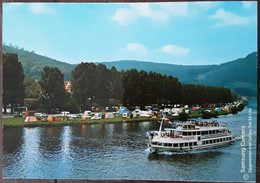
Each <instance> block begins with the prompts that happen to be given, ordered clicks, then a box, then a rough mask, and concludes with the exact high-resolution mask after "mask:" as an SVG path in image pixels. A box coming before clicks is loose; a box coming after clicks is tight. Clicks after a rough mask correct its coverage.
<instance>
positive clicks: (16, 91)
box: [3, 53, 24, 113]
mask: <svg viewBox="0 0 260 183" xmlns="http://www.w3.org/2000/svg"><path fill="white" fill-rule="evenodd" d="M3 59H4V60H3V106H4V113H6V108H7V106H8V105H9V106H10V107H11V111H12V113H13V111H14V108H15V107H16V106H18V105H23V99H24V85H23V81H24V73H23V69H22V64H21V62H19V61H18V56H17V54H13V53H6V54H4V55H3Z"/></svg>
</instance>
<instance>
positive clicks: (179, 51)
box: [161, 44, 190, 55]
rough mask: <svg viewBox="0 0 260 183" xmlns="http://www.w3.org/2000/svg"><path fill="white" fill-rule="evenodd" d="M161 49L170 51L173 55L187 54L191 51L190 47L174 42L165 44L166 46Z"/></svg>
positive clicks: (166, 51)
mask: <svg viewBox="0 0 260 183" xmlns="http://www.w3.org/2000/svg"><path fill="white" fill-rule="evenodd" d="M161 50H162V51H163V52H165V53H169V54H172V55H186V54H187V53H189V51H190V49H189V48H183V47H181V46H177V45H173V44H168V45H165V46H164V47H162V49H161Z"/></svg>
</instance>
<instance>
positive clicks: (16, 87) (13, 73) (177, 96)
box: [3, 53, 232, 112]
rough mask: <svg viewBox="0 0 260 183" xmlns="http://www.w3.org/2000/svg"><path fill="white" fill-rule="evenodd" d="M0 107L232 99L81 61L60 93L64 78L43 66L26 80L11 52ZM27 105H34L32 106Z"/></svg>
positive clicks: (222, 91)
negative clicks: (37, 76)
mask: <svg viewBox="0 0 260 183" xmlns="http://www.w3.org/2000/svg"><path fill="white" fill-rule="evenodd" d="M3 74H4V75H3V76H4V77H3V78H4V80H3V86H4V87H3V89H4V90H3V92H4V95H3V96H4V97H3V98H4V100H3V104H4V109H5V111H6V107H7V106H8V105H9V106H10V105H11V106H12V108H14V107H15V106H17V105H22V104H23V101H24V98H30V99H33V100H28V99H26V102H27V103H30V106H31V107H32V108H33V109H34V110H35V109H36V110H37V109H38V110H39V109H41V110H44V111H45V112H54V111H55V110H69V111H71V112H72V111H74V112H77V111H79V110H82V111H84V110H86V109H90V108H91V107H92V106H93V105H95V106H102V107H105V106H109V105H119V104H123V105H124V106H127V107H130V108H131V107H134V106H141V107H144V106H145V105H151V104H158V105H160V104H174V103H175V104H176V103H182V104H188V105H192V104H199V105H203V104H207V103H228V102H231V101H232V94H231V91H230V90H229V89H227V88H223V87H213V86H204V85H192V84H181V83H180V82H179V81H178V78H174V77H172V76H167V75H162V74H159V73H155V72H149V73H147V72H146V71H143V70H142V71H137V70H136V69H131V70H126V71H123V70H122V71H120V72H119V71H117V69H116V68H115V67H112V68H111V69H108V68H107V67H106V66H105V65H103V64H99V65H95V64H94V63H81V64H79V65H78V66H77V67H75V69H74V70H73V71H72V73H71V76H72V79H71V82H72V94H70V93H68V92H66V91H65V88H64V74H62V73H61V71H60V70H59V69H58V68H56V67H54V68H50V67H44V68H43V72H42V74H41V79H40V80H39V81H36V80H34V79H32V78H25V79H24V74H23V70H22V65H21V63H20V62H19V61H18V56H17V55H16V54H9V53H7V54H4V73H3ZM32 103H33V104H34V105H32Z"/></svg>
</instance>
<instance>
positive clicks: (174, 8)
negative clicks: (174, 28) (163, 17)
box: [158, 2, 188, 16]
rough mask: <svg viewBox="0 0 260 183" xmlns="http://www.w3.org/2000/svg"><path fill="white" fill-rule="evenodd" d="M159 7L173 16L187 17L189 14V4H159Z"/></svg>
mask: <svg viewBox="0 0 260 183" xmlns="http://www.w3.org/2000/svg"><path fill="white" fill-rule="evenodd" d="M158 5H159V6H161V7H162V8H163V9H164V10H166V11H167V12H168V13H170V14H173V15H179V16H185V15H187V14H188V3H187V2H171V3H158Z"/></svg>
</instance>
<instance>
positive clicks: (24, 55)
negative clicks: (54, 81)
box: [2, 45, 76, 80]
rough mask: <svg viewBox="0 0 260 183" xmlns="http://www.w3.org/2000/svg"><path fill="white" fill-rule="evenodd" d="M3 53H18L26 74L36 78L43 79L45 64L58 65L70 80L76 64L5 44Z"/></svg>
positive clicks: (65, 77)
mask: <svg viewBox="0 0 260 183" xmlns="http://www.w3.org/2000/svg"><path fill="white" fill-rule="evenodd" d="M2 51H3V53H16V54H17V55H18V58H19V61H20V62H21V63H22V65H23V71H24V75H25V76H26V77H31V78H34V79H38V80H39V79H41V73H42V69H43V67H45V66H49V67H58V68H59V69H60V70H61V72H62V73H63V74H64V79H65V80H70V78H71V71H72V70H73V69H74V68H75V67H76V65H72V64H68V63H65V62H61V61H57V60H54V59H51V58H48V57H45V56H41V55H38V54H36V53H34V52H29V51H26V50H23V49H17V48H14V47H10V46H5V45H3V49H2Z"/></svg>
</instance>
